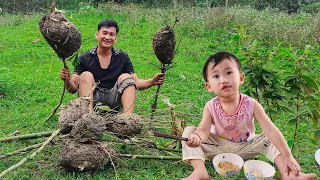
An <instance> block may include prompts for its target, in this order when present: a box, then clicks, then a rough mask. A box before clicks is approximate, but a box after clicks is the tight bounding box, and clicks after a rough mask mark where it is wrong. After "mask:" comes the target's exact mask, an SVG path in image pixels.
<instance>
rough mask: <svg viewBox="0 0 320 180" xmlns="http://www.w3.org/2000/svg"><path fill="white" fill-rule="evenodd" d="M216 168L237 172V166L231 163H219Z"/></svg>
mask: <svg viewBox="0 0 320 180" xmlns="http://www.w3.org/2000/svg"><path fill="white" fill-rule="evenodd" d="M218 168H220V169H222V170H224V171H234V170H239V169H240V168H239V166H237V165H234V164H232V163H231V162H219V164H218Z"/></svg>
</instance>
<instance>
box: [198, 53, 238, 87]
mask: <svg viewBox="0 0 320 180" xmlns="http://www.w3.org/2000/svg"><path fill="white" fill-rule="evenodd" d="M224 59H229V60H230V61H235V62H236V63H237V65H238V68H239V71H241V64H240V61H239V59H238V58H237V57H236V56H235V55H233V54H231V53H228V52H218V53H216V54H214V55H211V56H209V58H208V60H207V62H206V63H205V64H204V66H203V69H202V75H203V79H204V80H205V81H206V82H208V78H207V75H208V74H207V72H208V66H209V64H210V63H214V65H213V67H212V68H214V67H216V66H217V65H218V64H219V63H221V61H222V60H224Z"/></svg>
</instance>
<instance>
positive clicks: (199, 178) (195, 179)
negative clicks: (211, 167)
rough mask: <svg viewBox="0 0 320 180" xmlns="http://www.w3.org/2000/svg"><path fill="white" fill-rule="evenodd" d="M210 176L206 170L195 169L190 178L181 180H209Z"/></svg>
mask: <svg viewBox="0 0 320 180" xmlns="http://www.w3.org/2000/svg"><path fill="white" fill-rule="evenodd" d="M208 179H209V174H208V172H207V170H206V169H205V168H197V169H195V170H194V171H193V172H192V173H191V174H190V176H189V177H187V178H183V179H181V180H208Z"/></svg>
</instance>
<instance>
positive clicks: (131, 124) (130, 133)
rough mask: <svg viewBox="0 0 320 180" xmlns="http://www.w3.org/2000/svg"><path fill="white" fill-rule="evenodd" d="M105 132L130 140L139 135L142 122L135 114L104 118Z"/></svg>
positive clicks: (121, 114)
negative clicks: (105, 122)
mask: <svg viewBox="0 0 320 180" xmlns="http://www.w3.org/2000/svg"><path fill="white" fill-rule="evenodd" d="M105 118H106V121H107V124H106V126H107V130H108V131H111V132H113V134H114V135H115V136H117V137H119V138H130V137H134V136H135V135H139V134H141V132H142V130H143V124H144V121H143V119H142V118H141V116H139V115H137V114H135V113H132V114H131V113H130V114H129V113H120V114H117V115H113V116H109V117H105Z"/></svg>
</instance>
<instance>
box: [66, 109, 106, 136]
mask: <svg viewBox="0 0 320 180" xmlns="http://www.w3.org/2000/svg"><path fill="white" fill-rule="evenodd" d="M105 130H106V121H105V119H104V118H103V117H101V116H99V115H98V114H95V113H88V114H86V115H84V116H82V118H81V119H80V120H78V121H77V122H75V124H74V127H73V128H72V130H71V136H72V137H74V138H75V139H76V140H77V141H80V142H83V141H88V140H100V139H101V137H102V135H103V133H104V131H105Z"/></svg>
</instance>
